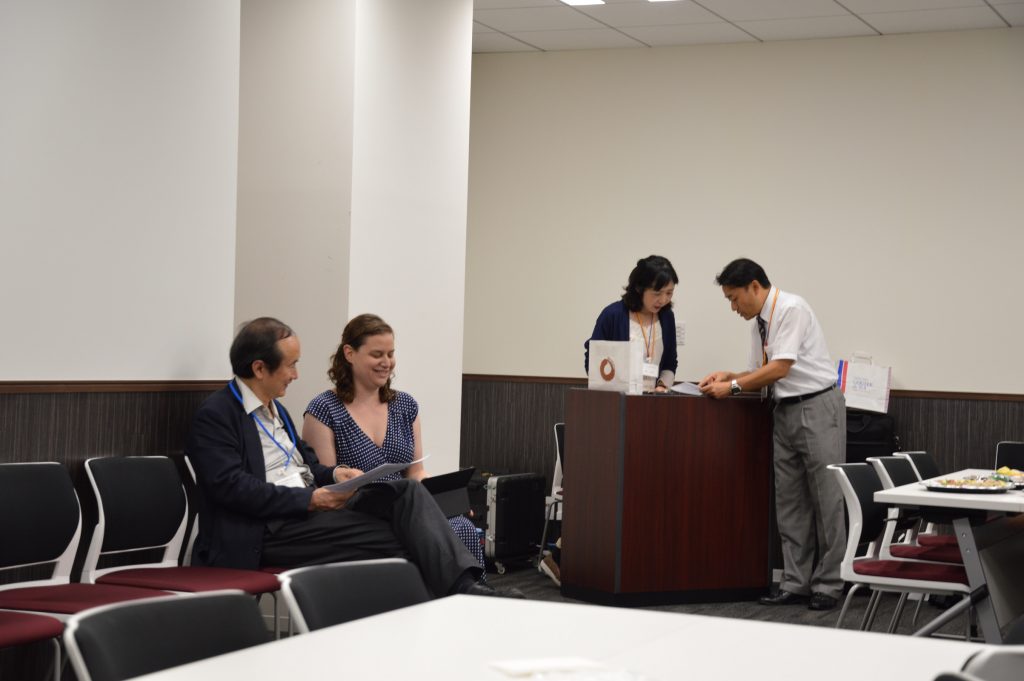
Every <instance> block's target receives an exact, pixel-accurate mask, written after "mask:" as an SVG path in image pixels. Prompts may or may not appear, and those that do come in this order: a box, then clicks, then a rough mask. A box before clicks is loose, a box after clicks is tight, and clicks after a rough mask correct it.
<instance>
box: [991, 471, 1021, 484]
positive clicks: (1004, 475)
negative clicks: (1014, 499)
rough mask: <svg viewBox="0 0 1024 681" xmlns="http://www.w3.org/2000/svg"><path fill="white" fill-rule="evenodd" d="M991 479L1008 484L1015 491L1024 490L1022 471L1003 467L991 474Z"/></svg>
mask: <svg viewBox="0 0 1024 681" xmlns="http://www.w3.org/2000/svg"><path fill="white" fill-rule="evenodd" d="M992 479H993V480H1002V481H1004V482H1009V483H1012V484H1013V486H1014V487H1016V488H1017V489H1024V471H1020V470H1017V469H1016V468H1010V467H1009V466H1003V467H1002V468H1000V469H999V470H997V471H996V472H995V473H993V474H992Z"/></svg>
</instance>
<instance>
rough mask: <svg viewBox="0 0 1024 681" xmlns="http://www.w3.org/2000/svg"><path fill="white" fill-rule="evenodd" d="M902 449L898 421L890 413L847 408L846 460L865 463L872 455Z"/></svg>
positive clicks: (886, 453)
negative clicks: (897, 431)
mask: <svg viewBox="0 0 1024 681" xmlns="http://www.w3.org/2000/svg"><path fill="white" fill-rule="evenodd" d="M898 451H900V439H899V437H898V436H897V435H896V422H895V421H894V420H893V418H892V417H891V416H889V415H888V414H876V413H874V412H869V411H861V410H859V409H847V410H846V462H847V463H863V462H864V461H865V460H866V459H867V458H868V457H871V456H892V453H893V452H898Z"/></svg>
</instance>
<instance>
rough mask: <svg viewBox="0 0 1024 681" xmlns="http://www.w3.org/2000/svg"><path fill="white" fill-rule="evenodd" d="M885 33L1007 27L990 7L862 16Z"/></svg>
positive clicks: (867, 14)
mask: <svg viewBox="0 0 1024 681" xmlns="http://www.w3.org/2000/svg"><path fill="white" fill-rule="evenodd" d="M861 17H863V19H864V21H866V22H868V23H869V24H871V25H872V26H874V27H875V28H876V29H878V30H879V31H881V32H882V33H923V32H925V31H964V30H970V29H975V28H1003V27H1005V26H1006V24H1005V23H1003V20H1002V19H1000V18H999V15H997V14H996V13H995V12H993V11H992V10H991V9H990V8H989V7H987V6H986V7H963V8H959V9H933V10H923V11H920V12H877V13H866V14H862V15H861Z"/></svg>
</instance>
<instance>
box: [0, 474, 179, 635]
mask: <svg viewBox="0 0 1024 681" xmlns="http://www.w3.org/2000/svg"><path fill="white" fill-rule="evenodd" d="M81 533H82V514H81V510H80V507H79V505H78V495H77V494H75V488H74V485H72V483H71V476H69V475H68V472H67V470H66V469H65V468H64V466H62V465H60V464H59V463H54V462H43V463H7V464H0V548H2V550H0V570H2V571H5V572H8V573H9V575H10V576H11V577H21V578H22V579H21V580H20V581H10V582H8V583H6V584H3V585H0V610H18V611H22V612H30V613H44V614H48V615H52V616H54V617H56V618H58V619H60V620H65V619H67V618H68V617H70V616H71V615H73V614H75V613H78V612H81V611H83V610H87V609H88V608H93V607H96V606H98V605H105V604H108V603H117V602H121V601H128V600H133V599H138V598H153V597H154V596H167V595H169V594H168V593H167V592H166V591H158V590H153V589H144V588H138V587H134V586H121V585H104V584H80V583H72V581H71V570H72V565H73V563H74V560H75V553H76V551H77V550H78V544H79V539H80V537H81ZM44 566H45V568H46V569H47V570H48V573H47V574H40V573H41V572H42V571H43V567H44ZM23 567H24V568H27V567H32V568H33V571H32V572H30V571H19V572H14V569H15V568H23Z"/></svg>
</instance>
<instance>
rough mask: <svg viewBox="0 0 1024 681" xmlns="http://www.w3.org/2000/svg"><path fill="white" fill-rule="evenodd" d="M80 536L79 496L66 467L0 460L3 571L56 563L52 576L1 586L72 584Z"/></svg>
mask: <svg viewBox="0 0 1024 681" xmlns="http://www.w3.org/2000/svg"><path fill="white" fill-rule="evenodd" d="M81 534H82V513H81V510H80V508H79V505H78V495H77V494H76V493H75V487H74V485H73V484H72V482H71V476H70V475H68V472H67V469H65V468H64V466H62V465H61V464H59V463H54V462H46V463H6V464H0V570H6V569H8V568H15V567H25V566H29V565H42V564H46V563H53V564H54V567H53V571H52V573H51V575H50V577H47V578H38V579H32V580H31V581H22V582H15V583H9V584H4V585H2V586H0V589H11V588H20V587H26V586H43V585H51V584H67V583H68V582H70V581H71V568H72V565H73V563H74V560H75V552H76V551H77V549H78V542H79V539H80V538H81Z"/></svg>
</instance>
